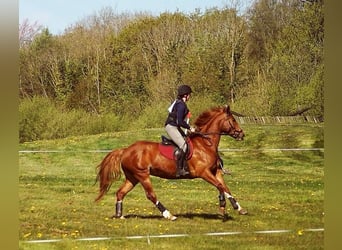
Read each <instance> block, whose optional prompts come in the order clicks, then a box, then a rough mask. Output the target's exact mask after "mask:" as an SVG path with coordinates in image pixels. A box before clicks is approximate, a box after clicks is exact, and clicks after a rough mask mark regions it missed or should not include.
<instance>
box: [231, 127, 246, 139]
mask: <svg viewBox="0 0 342 250" xmlns="http://www.w3.org/2000/svg"><path fill="white" fill-rule="evenodd" d="M233 137H234V138H235V140H237V141H242V140H243V138H244V137H245V133H244V132H243V131H242V130H241V131H235V133H234V135H233Z"/></svg>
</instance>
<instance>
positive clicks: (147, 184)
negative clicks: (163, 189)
mask: <svg viewBox="0 0 342 250" xmlns="http://www.w3.org/2000/svg"><path fill="white" fill-rule="evenodd" d="M140 183H141V185H142V186H143V188H144V190H145V193H146V197H147V199H149V200H150V201H152V202H153V204H154V205H155V206H156V207H157V208H158V209H159V211H160V212H161V213H162V215H163V217H164V218H166V219H169V220H176V219H177V217H176V216H173V215H172V214H171V213H170V211H169V210H167V209H166V208H165V207H164V206H163V204H161V202H160V201H158V200H157V196H156V194H155V193H154V191H153V188H152V183H151V179H150V178H149V177H145V178H143V180H141V181H140Z"/></svg>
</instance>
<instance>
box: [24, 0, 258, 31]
mask: <svg viewBox="0 0 342 250" xmlns="http://www.w3.org/2000/svg"><path fill="white" fill-rule="evenodd" d="M231 2H232V1H230V0H19V23H22V21H23V20H25V19H28V20H29V23H31V24H33V23H35V22H37V23H38V24H39V25H42V26H43V27H45V28H48V29H49V31H50V32H51V33H52V34H55V35H58V34H61V33H63V32H64V30H65V29H66V28H68V27H70V26H71V25H74V24H76V23H77V22H78V21H80V20H82V19H84V18H86V17H88V16H91V15H94V14H95V13H97V12H98V11H100V10H101V9H103V8H105V7H112V9H113V11H114V12H116V13H118V14H120V13H127V12H129V13H135V12H145V11H147V12H148V13H150V14H152V15H159V14H160V13H163V12H166V11H167V12H175V11H181V12H184V13H186V14H189V13H193V12H194V11H195V9H196V8H199V9H200V10H201V11H202V12H204V11H205V10H206V9H209V8H213V7H217V8H223V7H225V6H227V5H228V6H231V5H230V3H231ZM238 2H240V5H241V6H242V7H241V8H244V7H245V6H248V5H250V3H251V2H252V0H238Z"/></svg>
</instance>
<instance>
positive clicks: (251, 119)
mask: <svg viewBox="0 0 342 250" xmlns="http://www.w3.org/2000/svg"><path fill="white" fill-rule="evenodd" d="M235 119H236V121H237V122H238V123H240V124H275V123H280V124H300V123H323V118H319V117H314V116H258V117H256V116H235Z"/></svg>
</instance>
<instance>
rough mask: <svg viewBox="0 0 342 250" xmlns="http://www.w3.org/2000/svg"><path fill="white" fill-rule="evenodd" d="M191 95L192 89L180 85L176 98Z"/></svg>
mask: <svg viewBox="0 0 342 250" xmlns="http://www.w3.org/2000/svg"><path fill="white" fill-rule="evenodd" d="M190 93H192V89H191V87H190V86H189V85H185V84H184V85H180V86H179V87H178V96H183V95H188V94H190Z"/></svg>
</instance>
